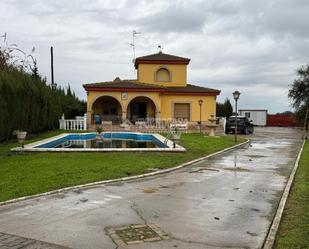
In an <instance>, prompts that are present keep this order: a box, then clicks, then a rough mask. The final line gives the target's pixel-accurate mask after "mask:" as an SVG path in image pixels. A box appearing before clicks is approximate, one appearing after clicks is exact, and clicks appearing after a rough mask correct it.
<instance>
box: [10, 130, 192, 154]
mask: <svg viewBox="0 0 309 249" xmlns="http://www.w3.org/2000/svg"><path fill="white" fill-rule="evenodd" d="M108 133H110V132H108ZM117 133H134V134H138V135H145V134H147V135H152V136H154V137H155V138H156V139H157V140H159V141H160V142H161V143H163V144H165V145H166V146H167V148H166V147H165V148H98V149H96V148H74V149H72V148H35V147H37V146H40V145H43V144H46V143H49V142H52V141H54V140H57V139H61V138H64V137H66V136H68V135H77V134H79V133H62V134H60V135H57V136H53V137H49V138H45V139H43V140H40V141H37V142H33V143H30V144H26V145H24V148H22V147H15V148H12V149H11V151H12V152H185V151H186V149H185V148H184V147H182V146H180V145H179V144H175V148H174V147H173V145H174V143H173V141H171V140H170V139H167V138H165V137H164V136H162V135H160V134H158V133H142V132H112V134H117ZM80 134H83V135H87V134H96V133H95V132H85V133H80Z"/></svg>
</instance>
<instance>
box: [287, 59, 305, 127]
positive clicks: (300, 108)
mask: <svg viewBox="0 0 309 249" xmlns="http://www.w3.org/2000/svg"><path fill="white" fill-rule="evenodd" d="M297 76H298V77H297V78H296V79H295V80H294V82H293V84H292V85H291V88H290V90H289V94H288V97H289V99H290V100H291V101H292V106H293V107H294V108H295V110H296V113H295V114H296V118H297V120H298V121H300V122H304V120H305V115H306V111H307V109H308V108H309V64H307V65H305V66H301V67H300V68H299V69H298V70H297Z"/></svg>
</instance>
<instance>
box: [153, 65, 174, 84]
mask: <svg viewBox="0 0 309 249" xmlns="http://www.w3.org/2000/svg"><path fill="white" fill-rule="evenodd" d="M155 77H156V79H155V80H156V81H161V82H169V81H171V73H170V71H168V69H166V68H160V69H158V70H157V71H156V75H155Z"/></svg>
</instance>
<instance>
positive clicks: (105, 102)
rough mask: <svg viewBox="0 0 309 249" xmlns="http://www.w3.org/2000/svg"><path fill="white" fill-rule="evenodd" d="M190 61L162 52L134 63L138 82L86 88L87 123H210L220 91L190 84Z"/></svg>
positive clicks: (90, 85) (105, 84)
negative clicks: (182, 121) (150, 120)
mask: <svg viewBox="0 0 309 249" xmlns="http://www.w3.org/2000/svg"><path fill="white" fill-rule="evenodd" d="M189 62H190V59H188V58H184V57H179V56H174V55H169V54H165V53H162V52H159V53H156V54H152V55H147V56H143V57H138V58H136V60H135V64H134V66H135V69H136V70H137V79H134V80H122V79H120V78H118V77H117V78H115V79H114V80H113V81H109V82H99V83H90V84H85V85H83V87H84V89H85V90H86V92H87V124H88V125H93V124H98V123H100V122H101V121H112V122H113V124H119V123H121V122H123V121H124V120H130V121H131V122H133V123H134V122H136V121H138V120H143V119H148V120H149V119H152V120H154V122H159V121H160V120H174V119H176V120H187V121H188V122H189V123H190V122H191V123H194V122H195V123H196V122H198V121H200V119H201V120H202V121H208V119H209V118H210V115H211V114H215V113H216V97H217V96H218V95H219V94H220V91H219V90H217V89H211V88H206V87H201V86H196V85H192V84H188V82H187V66H188V64H189Z"/></svg>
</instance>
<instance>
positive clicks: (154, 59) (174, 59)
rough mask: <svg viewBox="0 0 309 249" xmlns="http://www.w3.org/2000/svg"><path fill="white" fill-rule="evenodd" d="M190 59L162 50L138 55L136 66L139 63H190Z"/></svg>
mask: <svg viewBox="0 0 309 249" xmlns="http://www.w3.org/2000/svg"><path fill="white" fill-rule="evenodd" d="M189 62H190V59H189V58H185V57H180V56H175V55H171V54H164V53H162V52H159V53H156V54H151V55H146V56H141V57H137V58H136V59H135V68H138V64H140V63H143V64H185V65H187V64H189Z"/></svg>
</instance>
